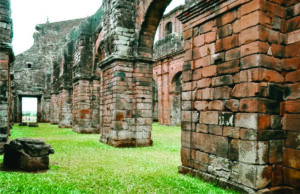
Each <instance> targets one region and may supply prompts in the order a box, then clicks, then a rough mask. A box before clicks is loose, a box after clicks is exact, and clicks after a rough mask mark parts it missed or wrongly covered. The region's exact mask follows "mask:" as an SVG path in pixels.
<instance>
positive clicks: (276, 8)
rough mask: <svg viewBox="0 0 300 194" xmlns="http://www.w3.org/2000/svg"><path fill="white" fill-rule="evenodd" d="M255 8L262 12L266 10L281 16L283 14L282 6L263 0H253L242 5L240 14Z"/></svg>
mask: <svg viewBox="0 0 300 194" xmlns="http://www.w3.org/2000/svg"><path fill="white" fill-rule="evenodd" d="M255 10H262V11H264V12H266V11H268V12H271V13H272V14H275V15H276V16H280V17H281V18H283V17H284V16H285V9H284V7H282V6H280V5H278V4H274V3H270V2H268V1H265V0H253V1H250V2H249V3H247V4H244V5H242V7H241V15H246V14H249V13H251V12H253V11H255Z"/></svg>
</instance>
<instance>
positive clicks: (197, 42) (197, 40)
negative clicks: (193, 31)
mask: <svg viewBox="0 0 300 194" xmlns="http://www.w3.org/2000/svg"><path fill="white" fill-rule="evenodd" d="M204 43H205V37H204V35H198V36H196V37H195V38H194V40H193V44H194V46H196V47H200V46H203V45H204Z"/></svg>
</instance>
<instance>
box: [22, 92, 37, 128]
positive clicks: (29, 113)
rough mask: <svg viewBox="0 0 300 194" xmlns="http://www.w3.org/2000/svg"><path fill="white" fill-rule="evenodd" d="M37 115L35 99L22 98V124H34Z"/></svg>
mask: <svg viewBox="0 0 300 194" xmlns="http://www.w3.org/2000/svg"><path fill="white" fill-rule="evenodd" d="M37 113H38V99H37V97H22V122H23V123H36V122H37V121H38V118H37V116H38V115H37Z"/></svg>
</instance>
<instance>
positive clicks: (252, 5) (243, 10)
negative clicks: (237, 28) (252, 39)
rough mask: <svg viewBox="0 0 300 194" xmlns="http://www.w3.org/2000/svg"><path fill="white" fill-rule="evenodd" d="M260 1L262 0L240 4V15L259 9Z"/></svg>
mask: <svg viewBox="0 0 300 194" xmlns="http://www.w3.org/2000/svg"><path fill="white" fill-rule="evenodd" d="M261 2H262V0H253V1H250V2H249V3H247V4H244V5H242V7H241V15H242V16H243V15H246V14H248V13H251V12H253V11H255V10H259V9H260V8H261Z"/></svg>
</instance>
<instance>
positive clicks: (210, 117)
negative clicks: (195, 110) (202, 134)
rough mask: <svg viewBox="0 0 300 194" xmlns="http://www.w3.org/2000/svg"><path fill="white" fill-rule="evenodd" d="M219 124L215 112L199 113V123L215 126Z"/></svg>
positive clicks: (217, 114)
mask: <svg viewBox="0 0 300 194" xmlns="http://www.w3.org/2000/svg"><path fill="white" fill-rule="evenodd" d="M218 122H219V113H218V112H217V111H203V112H201V113H200V123H202V124H215V125H217V124H218Z"/></svg>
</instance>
